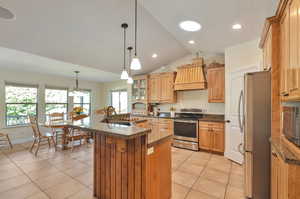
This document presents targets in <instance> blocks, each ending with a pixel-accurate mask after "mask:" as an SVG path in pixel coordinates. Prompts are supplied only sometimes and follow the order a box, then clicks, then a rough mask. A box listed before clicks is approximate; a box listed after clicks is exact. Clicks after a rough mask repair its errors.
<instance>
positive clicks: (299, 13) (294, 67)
mask: <svg viewBox="0 0 300 199" xmlns="http://www.w3.org/2000/svg"><path fill="white" fill-rule="evenodd" d="M280 47H281V48H280V49H281V51H280V59H281V60H280V65H281V81H280V95H281V99H282V100H283V101H289V100H300V0H292V1H289V3H288V5H287V7H286V8H285V10H284V14H283V15H282V17H281V19H280Z"/></svg>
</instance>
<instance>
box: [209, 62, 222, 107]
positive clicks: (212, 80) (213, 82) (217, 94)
mask: <svg viewBox="0 0 300 199" xmlns="http://www.w3.org/2000/svg"><path fill="white" fill-rule="evenodd" d="M207 87H208V102H209V103H224V102H225V67H224V65H221V64H212V65H210V67H209V68H208V70H207Z"/></svg>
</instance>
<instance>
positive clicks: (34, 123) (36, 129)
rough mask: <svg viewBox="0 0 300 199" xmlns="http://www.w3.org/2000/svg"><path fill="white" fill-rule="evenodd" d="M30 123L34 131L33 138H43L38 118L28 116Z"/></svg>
mask: <svg viewBox="0 0 300 199" xmlns="http://www.w3.org/2000/svg"><path fill="white" fill-rule="evenodd" d="M28 117H29V121H30V126H31V128H32V131H33V137H35V138H38V137H41V132H40V129H39V125H38V121H37V117H36V116H28Z"/></svg>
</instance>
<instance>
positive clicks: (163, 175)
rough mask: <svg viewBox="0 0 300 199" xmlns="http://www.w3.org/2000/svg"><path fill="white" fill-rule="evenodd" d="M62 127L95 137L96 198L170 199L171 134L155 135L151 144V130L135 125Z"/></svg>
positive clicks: (94, 123)
mask: <svg viewBox="0 0 300 199" xmlns="http://www.w3.org/2000/svg"><path fill="white" fill-rule="evenodd" d="M139 124H141V123H139ZM60 125H62V124H60ZM64 125H65V127H66V128H73V129H80V130H82V131H86V132H90V133H92V134H93V135H94V196H95V197H96V198H98V199H114V198H121V199H170V198H171V140H172V135H171V134H165V135H161V136H156V139H152V140H151V142H150V141H148V134H149V133H151V129H149V128H141V127H138V126H135V125H120V124H110V123H100V122H92V123H90V124H78V123H77V124H75V123H67V122H66V123H64Z"/></svg>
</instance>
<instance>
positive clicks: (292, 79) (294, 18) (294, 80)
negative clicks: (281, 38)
mask: <svg viewBox="0 0 300 199" xmlns="http://www.w3.org/2000/svg"><path fill="white" fill-rule="evenodd" d="M298 2H299V1H298V0H294V1H292V2H291V5H290V12H289V13H290V14H289V16H290V54H289V55H290V65H289V68H288V69H287V79H288V89H289V94H290V96H291V97H293V95H294V93H295V92H297V91H298V89H299V85H298V68H299V61H298V60H299V58H298V55H299V54H298V51H299V38H298V35H299V33H298V31H299V27H298V26H299V21H298V14H299V12H298V8H299V3H298Z"/></svg>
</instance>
